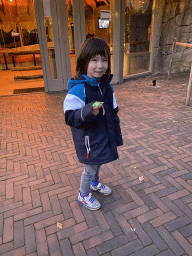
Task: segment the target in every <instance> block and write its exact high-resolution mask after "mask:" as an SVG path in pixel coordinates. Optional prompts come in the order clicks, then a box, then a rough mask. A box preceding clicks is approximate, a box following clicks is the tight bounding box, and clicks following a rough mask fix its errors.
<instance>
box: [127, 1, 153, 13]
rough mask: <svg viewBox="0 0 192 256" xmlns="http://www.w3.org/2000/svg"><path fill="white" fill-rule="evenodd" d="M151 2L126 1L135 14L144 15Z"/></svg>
mask: <svg viewBox="0 0 192 256" xmlns="http://www.w3.org/2000/svg"><path fill="white" fill-rule="evenodd" d="M149 1H150V0H126V2H127V6H128V7H129V9H130V11H131V12H133V13H135V14H136V13H144V12H145V11H146V10H147V8H148V6H149Z"/></svg>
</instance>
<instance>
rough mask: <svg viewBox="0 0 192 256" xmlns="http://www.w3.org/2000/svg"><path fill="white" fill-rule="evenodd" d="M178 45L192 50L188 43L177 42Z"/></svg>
mask: <svg viewBox="0 0 192 256" xmlns="http://www.w3.org/2000/svg"><path fill="white" fill-rule="evenodd" d="M175 44H176V45H179V46H183V47H187V48H192V44H187V43H181V42H176V43H175Z"/></svg>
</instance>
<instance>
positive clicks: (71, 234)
mask: <svg viewBox="0 0 192 256" xmlns="http://www.w3.org/2000/svg"><path fill="white" fill-rule="evenodd" d="M153 79H157V86H156V87H153V86H152V80H153ZM188 79H189V74H186V73H183V74H179V75H178V74H177V75H176V74H175V75H173V76H172V79H171V80H170V81H169V80H167V75H163V74H158V75H155V76H153V77H147V78H144V79H139V80H135V81H128V82H126V83H124V84H123V85H116V86H114V88H115V92H116V98H117V102H118V105H119V108H120V111H119V116H120V120H121V127H122V133H123V139H124V145H123V146H122V147H120V148H119V154H120V159H119V160H117V161H115V162H112V163H109V164H106V165H103V166H102V170H101V181H102V182H103V183H106V184H108V185H109V186H110V187H111V188H112V189H113V194H112V195H110V196H108V197H104V196H100V195H97V194H96V195H95V196H96V197H97V199H98V200H99V201H100V202H101V203H102V208H101V209H100V210H98V211H95V212H93V211H89V210H88V209H86V208H84V207H82V206H79V205H78V203H77V193H78V189H79V181H80V176H81V172H82V170H83V165H82V164H80V163H79V162H78V160H77V157H76V154H75V150H74V145H73V142H72V137H71V132H70V128H69V127H68V126H66V125H65V123H64V117H63V112H62V104H63V100H64V97H65V94H64V93H63V94H45V93H37V94H28V95H27V94H26V95H15V96H8V97H0V136H1V137H0V142H1V143H0V255H6V256H8V255H9V256H11V255H16V256H17V255H18V256H22V255H30V256H35V255H51V256H52V255H54V256H56V255H65V256H74V255H75V256H84V255H88V256H89V255H92V256H96V255H105V256H120V255H131V256H133V255H134V256H139V255H141V256H145V255H158V256H168V255H169V256H171V255H182V256H184V255H192V118H191V117H192V107H191V106H190V107H186V106H185V104H184V102H185V98H186V92H187V84H188ZM140 176H143V177H144V180H143V181H140V180H139V177H140ZM57 222H60V223H61V224H62V229H61V228H59V227H57Z"/></svg>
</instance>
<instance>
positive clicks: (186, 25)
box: [156, 0, 192, 73]
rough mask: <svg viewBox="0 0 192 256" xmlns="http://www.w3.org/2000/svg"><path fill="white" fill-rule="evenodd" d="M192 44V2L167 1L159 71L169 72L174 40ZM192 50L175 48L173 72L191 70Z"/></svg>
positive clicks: (185, 0) (183, 0) (188, 0)
mask: <svg viewBox="0 0 192 256" xmlns="http://www.w3.org/2000/svg"><path fill="white" fill-rule="evenodd" d="M174 39H175V40H176V41H177V42H183V43H192V0H166V1H165V5H164V10H163V18H162V26H161V36H160V41H159V60H160V61H159V70H156V71H160V72H167V71H168V67H169V63H170V60H171V59H170V58H171V49H172V42H173V40H174ZM191 62H192V49H190V48H185V47H181V46H175V48H174V52H173V58H172V68H171V72H172V73H176V72H184V71H189V70H190V65H191Z"/></svg>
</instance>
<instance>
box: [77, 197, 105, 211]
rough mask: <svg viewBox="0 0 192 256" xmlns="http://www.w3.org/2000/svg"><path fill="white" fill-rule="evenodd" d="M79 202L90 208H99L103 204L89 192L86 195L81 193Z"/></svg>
mask: <svg viewBox="0 0 192 256" xmlns="http://www.w3.org/2000/svg"><path fill="white" fill-rule="evenodd" d="M78 202H79V203H80V204H82V205H84V206H85V207H87V208H88V209H90V210H98V209H99V208H100V207H101V204H100V203H99V202H98V201H97V200H96V199H95V198H94V197H93V196H92V194H91V193H89V194H88V195H86V196H81V194H80V193H79V196H78Z"/></svg>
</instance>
